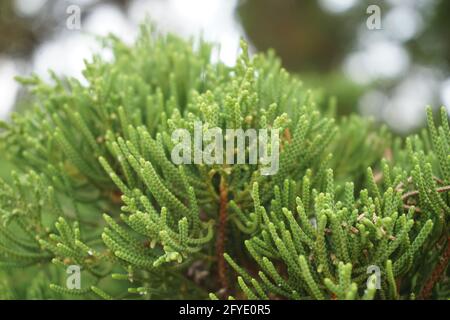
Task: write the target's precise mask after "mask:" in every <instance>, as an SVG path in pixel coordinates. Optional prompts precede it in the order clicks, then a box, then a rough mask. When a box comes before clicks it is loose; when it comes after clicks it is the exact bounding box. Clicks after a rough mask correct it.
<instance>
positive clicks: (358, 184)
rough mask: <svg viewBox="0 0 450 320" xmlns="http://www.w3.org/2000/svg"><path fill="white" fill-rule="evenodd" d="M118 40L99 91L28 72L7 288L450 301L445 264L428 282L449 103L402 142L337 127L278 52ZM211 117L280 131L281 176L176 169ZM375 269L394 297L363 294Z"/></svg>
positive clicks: (251, 168)
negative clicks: (72, 273) (176, 151)
mask: <svg viewBox="0 0 450 320" xmlns="http://www.w3.org/2000/svg"><path fill="white" fill-rule="evenodd" d="M104 41H105V45H107V46H109V47H110V48H111V50H112V51H113V53H114V59H113V60H112V61H103V60H101V59H100V58H98V57H94V58H93V59H92V61H91V62H89V63H87V64H86V68H85V70H84V73H83V74H84V76H85V78H86V80H87V81H86V84H84V83H82V82H80V81H78V80H76V79H59V78H57V77H54V83H53V84H51V85H50V84H46V83H43V82H42V81H41V80H40V79H38V78H37V77H31V78H28V79H21V81H22V83H23V84H24V85H27V86H29V87H30V88H31V91H32V92H33V93H34V95H35V97H36V102H35V106H34V107H33V108H32V109H31V110H29V111H28V112H25V113H23V114H15V115H14V116H13V119H12V121H11V122H10V123H5V124H3V127H4V129H3V131H1V132H0V135H1V139H0V147H1V148H2V152H4V153H5V154H6V155H7V156H8V157H9V158H10V161H11V162H12V163H14V164H15V167H16V171H17V173H14V174H13V175H12V176H11V177H12V178H11V181H12V182H11V183H6V182H3V181H2V182H1V185H0V222H1V226H0V267H1V268H2V269H5V270H4V271H3V273H1V274H0V280H1V281H0V288H9V290H10V292H11V293H13V292H16V293H18V295H19V296H20V297H29V298H55V297H61V296H63V297H65V296H67V295H68V294H72V295H73V296H74V297H78V298H102V299H119V298H144V299H205V298H208V297H210V298H218V297H221V298H222V297H228V296H229V295H230V297H229V298H233V296H236V297H239V298H242V297H247V298H250V299H257V298H261V299H270V298H288V299H359V298H361V299H373V298H379V299H409V298H411V297H422V296H423V297H424V298H429V297H432V298H447V297H448V291H449V287H448V282H447V279H446V278H445V277H444V276H445V270H446V265H445V266H444V268H443V269H444V270H443V271H442V272H441V273H440V274H439V277H437V278H438V279H436V280H435V281H433V282H432V283H431V291H430V292H429V293H427V294H425V293H426V290H424V288H428V287H429V286H430V279H431V278H433V277H431V275H435V274H436V270H437V269H436V267H439V266H440V265H441V261H442V259H441V257H444V256H445V251H446V250H448V249H446V247H447V246H448V244H447V242H448V240H447V237H448V226H447V220H448V216H449V213H450V209H449V206H450V203H449V199H448V190H449V189H450V187H449V184H450V157H449V145H450V141H449V139H450V130H449V125H448V122H447V114H446V113H445V111H442V124H441V126H438V127H437V126H436V125H435V122H434V121H433V119H432V116H433V115H432V114H431V109H430V111H429V114H428V117H429V123H428V126H429V133H427V132H424V133H423V134H422V135H421V136H414V137H410V138H408V139H407V140H406V142H404V141H402V140H400V139H393V138H392V137H391V136H390V134H389V133H388V132H387V131H386V130H385V129H383V128H381V129H378V128H377V127H376V126H375V125H374V124H373V123H371V122H370V121H369V120H366V119H362V118H360V117H358V116H350V117H348V118H341V119H334V118H333V117H332V114H333V112H332V110H331V109H330V108H333V103H332V102H331V103H330V102H327V101H322V100H320V99H317V97H316V95H315V94H314V92H311V91H309V90H306V89H305V88H303V85H302V83H301V82H300V81H299V80H298V79H297V78H296V77H295V76H293V75H290V74H289V73H287V72H286V71H285V70H284V69H283V68H282V67H281V63H280V61H279V60H278V59H277V58H276V57H275V56H274V55H273V53H270V52H269V53H268V54H258V55H255V56H254V57H252V58H250V57H249V55H248V53H247V46H246V44H245V43H242V54H241V55H240V57H239V59H238V60H237V62H236V65H235V66H233V67H229V66H226V65H224V64H222V63H220V62H212V61H211V60H212V59H214V58H215V55H214V52H215V51H214V47H212V46H210V45H209V44H206V43H204V42H201V41H200V42H196V43H186V42H184V41H183V40H180V39H178V38H176V37H174V36H170V35H169V36H166V37H162V36H155V35H154V34H153V31H152V30H151V29H150V28H149V27H143V28H142V34H141V37H140V38H139V40H138V41H137V43H136V44H135V45H134V46H132V47H127V46H125V45H124V44H123V43H122V42H120V41H119V40H118V39H116V38H114V37H110V38H108V39H105V40H104ZM320 110H329V112H325V113H323V112H321V111H320ZM199 121H200V122H201V123H202V125H203V127H202V130H206V129H208V128H213V127H219V128H222V129H243V130H246V129H250V128H254V129H272V130H279V132H280V151H281V152H280V166H279V170H278V172H277V173H276V174H275V175H272V176H270V175H269V176H266V175H263V174H262V173H261V170H262V166H261V164H235V165H229V164H214V165H207V164H186V165H175V164H174V163H173V162H172V161H171V158H170V154H171V150H172V148H173V146H174V142H173V141H172V139H171V135H172V133H173V132H174V131H175V130H176V129H180V128H182V129H185V130H187V131H188V132H190V133H192V134H193V133H194V127H195V123H196V122H199ZM225 139H227V137H225ZM236 152H237V150H236ZM248 152H249V150H248V148H247V149H246V157H248V156H249V155H248ZM383 157H384V158H385V159H383ZM367 168H368V169H367ZM225 261H226V262H225ZM69 265H78V266H80V267H81V270H82V273H81V276H82V278H81V279H82V281H81V282H82V287H81V288H80V289H69V288H67V287H66V286H65V283H66V282H65V277H66V276H67V275H66V274H65V271H66V268H67V266H69ZM371 266H377V267H378V268H379V269H380V279H381V289H379V290H378V289H376V288H374V287H370V286H369V287H367V286H366V284H367V281H368V279H369V277H370V279H369V280H370V281H374V279H375V278H374V276H370V274H368V273H367V270H368V267H371ZM19 267H20V268H25V269H20V270H17V268H19ZM35 267H38V268H39V270H42V272H41V273H39V276H37V277H36V279H35V280H33V283H35V285H34V287H33V288H34V289H33V291H32V294H29V295H27V294H26V293H24V292H26V291H27V290H24V289H23V287H24V286H29V283H28V284H23V283H20V284H16V283H15V281H13V279H15V278H16V277H17V275H18V274H21V273H25V274H26V273H27V272H28V270H31V269H30V268H35ZM233 270H234V271H235V272H236V274H237V276H236V274H234V273H233ZM375 280H376V279H375ZM48 289H51V291H50V290H48ZM0 292H2V290H0ZM2 298H10V297H9V296H4V297H3V296H2Z"/></svg>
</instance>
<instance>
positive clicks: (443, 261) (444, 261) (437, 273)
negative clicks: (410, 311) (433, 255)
mask: <svg viewBox="0 0 450 320" xmlns="http://www.w3.org/2000/svg"><path fill="white" fill-rule="evenodd" d="M449 259H450V237H447V246H446V248H445V251H444V253H443V255H442V257H441V258H440V262H439V263H438V264H437V265H436V267H435V268H434V270H433V272H432V273H431V276H430V278H429V279H428V280H427V282H426V283H425V285H424V286H423V289H422V292H421V293H420V297H421V298H422V299H428V298H429V297H430V296H431V293H432V291H433V288H434V286H435V284H436V282H438V281H439V279H440V278H441V276H442V274H443V273H444V271H445V269H446V268H447V265H448V261H449Z"/></svg>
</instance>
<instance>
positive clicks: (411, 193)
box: [402, 186, 450, 201]
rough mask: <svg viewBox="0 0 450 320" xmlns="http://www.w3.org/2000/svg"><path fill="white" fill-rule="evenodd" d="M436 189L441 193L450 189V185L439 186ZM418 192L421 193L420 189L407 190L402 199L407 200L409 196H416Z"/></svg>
mask: <svg viewBox="0 0 450 320" xmlns="http://www.w3.org/2000/svg"><path fill="white" fill-rule="evenodd" d="M436 191H437V192H439V193H441V192H447V191H450V186H445V187H440V188H437V189H436ZM418 194H419V191H418V190H414V191H410V192H407V193H405V194H404V195H403V196H402V200H403V201H405V200H406V199H408V198H409V197H413V196H416V195H418Z"/></svg>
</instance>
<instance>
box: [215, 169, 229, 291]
mask: <svg viewBox="0 0 450 320" xmlns="http://www.w3.org/2000/svg"><path fill="white" fill-rule="evenodd" d="M219 193H220V195H219V196H220V207H219V224H218V227H217V240H216V252H217V270H218V277H219V283H220V286H221V290H222V291H225V292H226V291H228V279H227V265H226V261H225V258H224V256H223V254H224V253H225V241H226V226H227V218H228V217H227V209H228V208H227V206H228V190H227V186H226V183H225V179H224V178H223V177H222V178H221V179H220V187H219Z"/></svg>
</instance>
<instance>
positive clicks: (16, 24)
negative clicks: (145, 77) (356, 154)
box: [0, 0, 450, 134]
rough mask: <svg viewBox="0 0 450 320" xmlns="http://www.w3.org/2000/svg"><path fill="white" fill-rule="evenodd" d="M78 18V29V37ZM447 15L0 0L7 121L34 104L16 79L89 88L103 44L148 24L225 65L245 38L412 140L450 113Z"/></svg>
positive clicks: (424, 7)
mask: <svg viewBox="0 0 450 320" xmlns="http://www.w3.org/2000/svg"><path fill="white" fill-rule="evenodd" d="M373 4H375V5H377V8H379V9H380V11H379V22H380V26H379V27H380V28H376V29H373V30H371V28H369V27H368V25H367V22H368V19H373V18H374V17H375V16H374V15H373V12H369V13H368V12H367V9H368V7H369V6H370V5H373ZM77 9H79V12H80V18H81V20H80V28H70V27H68V24H67V23H68V19H71V17H72V18H73V14H74V13H76V12H77ZM74 10H75V11H74ZM449 14H450V1H448V0H377V1H375V0H372V1H365V0H359V1H358V0H318V1H309V0H308V1H305V0H109V1H107V0H105V1H99V0H71V1H68V0H67V1H66V0H1V2H0V119H7V118H8V116H9V114H10V112H11V111H12V110H14V109H15V108H16V109H17V108H20V106H21V102H22V101H26V100H24V99H26V92H24V91H23V90H22V89H21V88H20V87H19V86H18V84H17V83H16V82H15V81H14V79H13V77H14V76H15V75H29V74H31V73H33V72H34V73H36V74H38V75H39V76H41V77H43V78H45V79H49V74H48V70H49V69H52V70H54V71H55V72H56V74H58V75H65V76H74V77H78V78H80V79H81V78H82V75H81V70H82V68H83V60H84V59H89V57H90V56H91V55H92V53H93V52H98V53H100V54H102V55H103V56H104V57H105V58H108V52H107V51H106V50H104V49H102V48H101V47H100V45H99V44H98V42H97V40H96V38H95V36H96V35H100V36H102V35H107V34H108V33H114V34H116V35H118V36H119V37H120V38H122V39H123V40H124V41H126V42H128V43H132V42H133V39H134V38H135V37H136V35H137V30H138V26H139V23H141V22H142V21H143V20H144V19H145V18H146V17H148V18H150V20H151V21H153V22H154V24H155V25H156V26H157V28H158V29H159V30H160V31H161V32H173V33H176V34H179V35H180V36H182V37H192V36H199V35H203V37H204V38H205V39H207V40H211V41H213V42H216V43H218V44H220V54H219V56H220V59H221V60H222V61H224V62H225V63H227V64H232V63H233V62H234V60H235V58H236V56H237V54H238V52H239V40H240V38H244V39H246V40H247V41H248V42H249V43H250V44H251V50H252V52H258V51H264V50H267V49H269V48H274V49H275V51H276V52H277V53H278V55H279V56H280V57H281V58H282V61H283V64H284V66H285V67H286V68H287V69H288V70H290V71H292V72H295V73H298V74H299V76H300V77H301V79H302V80H303V81H304V82H305V84H306V85H307V86H308V87H312V88H316V89H318V90H322V89H323V92H325V94H326V95H328V96H331V95H332V96H336V97H337V99H338V111H339V112H340V113H341V114H346V113H349V112H352V111H357V112H359V113H361V114H363V115H367V116H373V117H374V118H375V119H377V120H379V121H380V122H384V123H387V124H388V125H389V126H390V127H391V128H392V129H393V130H394V131H396V132H398V133H399V134H405V133H408V132H412V131H415V130H417V129H418V128H420V127H421V126H423V124H424V115H425V113H424V107H425V106H426V105H428V104H430V105H433V106H434V107H438V106H440V105H446V106H447V107H450V34H449V33H450V19H449V18H448V15H449ZM371 21H372V22H373V20H371Z"/></svg>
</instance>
